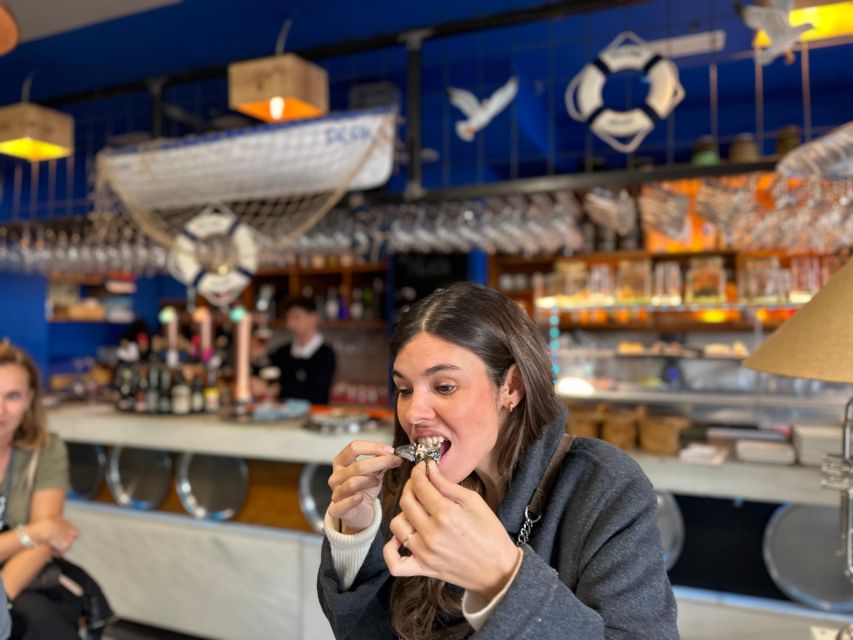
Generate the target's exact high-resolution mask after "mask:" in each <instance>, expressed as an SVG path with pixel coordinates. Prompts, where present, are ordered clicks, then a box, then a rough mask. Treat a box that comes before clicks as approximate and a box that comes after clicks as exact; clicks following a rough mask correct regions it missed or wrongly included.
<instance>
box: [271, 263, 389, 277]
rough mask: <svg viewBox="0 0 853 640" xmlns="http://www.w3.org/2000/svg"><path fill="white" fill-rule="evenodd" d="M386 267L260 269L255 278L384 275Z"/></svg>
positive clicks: (372, 265)
mask: <svg viewBox="0 0 853 640" xmlns="http://www.w3.org/2000/svg"><path fill="white" fill-rule="evenodd" d="M387 270H388V265H387V264H385V263H384V262H371V263H367V264H353V265H350V266H348V267H343V266H337V267H318V268H314V267H281V268H278V269H276V268H272V269H261V270H259V271H258V272H257V274H256V275H257V276H261V277H263V276H291V275H300V276H312V275H318V276H320V275H342V274H344V273H385V271H387Z"/></svg>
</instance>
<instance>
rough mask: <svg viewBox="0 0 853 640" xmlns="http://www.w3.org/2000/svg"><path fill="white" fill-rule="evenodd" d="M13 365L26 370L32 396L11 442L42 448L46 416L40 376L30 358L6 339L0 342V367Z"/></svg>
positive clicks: (44, 443)
mask: <svg viewBox="0 0 853 640" xmlns="http://www.w3.org/2000/svg"><path fill="white" fill-rule="evenodd" d="M8 365H15V366H18V367H21V368H22V369H23V370H24V371H26V372H27V377H28V378H29V386H30V391H32V394H33V397H32V402H30V408H29V409H27V412H26V413H25V414H24V419H23V420H21V424H19V425H18V428H17V429H16V430H15V435H14V437H13V438H12V443H13V444H14V445H16V446H18V447H21V448H22V449H42V448H44V446H45V445H46V444H47V416H46V415H45V412H44V407H43V406H42V401H41V376H40V375H39V370H38V367H36V364H35V362H33V360H32V358H30V356H28V355H27V354H26V353H24V351H22V350H21V349H19V348H18V347H15V346H13V345H12V344H11V343H10V342H9V341H8V340H3V341H2V342H0V367H4V366H8Z"/></svg>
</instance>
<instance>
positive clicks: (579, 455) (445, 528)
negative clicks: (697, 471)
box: [318, 283, 678, 640]
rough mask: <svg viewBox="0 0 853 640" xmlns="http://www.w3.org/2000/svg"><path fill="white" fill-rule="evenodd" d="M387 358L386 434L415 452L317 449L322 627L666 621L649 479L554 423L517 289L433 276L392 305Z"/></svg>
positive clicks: (584, 633) (631, 627)
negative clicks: (445, 282) (397, 308)
mask: <svg viewBox="0 0 853 640" xmlns="http://www.w3.org/2000/svg"><path fill="white" fill-rule="evenodd" d="M391 359H392V363H393V372H392V375H393V378H394V384H395V387H396V393H395V397H396V428H395V435H394V444H395V445H396V446H397V447H403V446H406V445H408V446H406V448H405V449H403V450H398V451H399V453H401V454H403V455H405V456H409V457H414V460H413V461H412V462H414V464H412V462H404V461H403V460H402V459H401V457H399V456H398V455H396V454H395V449H393V448H391V447H389V446H386V445H384V444H382V443H376V442H367V441H355V442H352V443H350V444H349V445H348V446H347V447H346V448H344V450H343V451H341V453H340V454H338V456H337V457H335V459H334V460H333V461H332V475H331V477H330V479H329V485H330V486H331V488H332V503H331V505H330V506H329V509H328V511H327V513H326V520H325V533H326V540H325V541H324V544H323V552H322V561H321V565H320V571H319V577H318V590H319V596H320V604H321V605H322V607H323V610H324V612H325V613H326V616H327V617H328V619H329V622H330V623H331V625H332V629H333V631H334V633H335V637H338V638H348V639H350V640H355V639H359V638H363V639H365V640H368V639H369V640H383V639H386V638H387V639H389V640H390V639H392V638H398V637H399V638H405V639H406V640H421V639H427V638H462V637H468V636H471V635H473V637H476V638H483V639H486V638H488V639H498V638H500V639H506V640H518V639H521V638H530V639H533V638H536V639H544V638H561V639H565V640H604V639H605V638H606V639H608V640H616V639H626V640H627V639H629V638H630V639H631V640H641V639H647V640H673V639H676V638H678V630H677V628H676V605H675V599H674V597H673V594H672V589H671V587H670V584H669V580H668V578H667V575H666V571H665V569H664V562H663V554H662V551H661V543H660V535H659V533H658V529H657V501H656V497H655V493H654V490H653V489H652V486H651V483H650V482H649V481H648V479H647V478H646V477H645V476H644V475H643V472H642V470H641V469H640V467H639V466H638V465H637V464H636V463H635V462H634V461H633V460H632V459H631V458H630V457H628V456H627V455H625V454H624V453H622V452H621V451H620V450H618V449H616V448H615V447H612V446H610V445H609V444H607V443H605V442H603V441H601V440H595V439H586V438H578V439H576V440H574V441H572V439H571V436H567V435H566V434H565V430H566V408H565V406H564V404H563V403H562V402H561V401H560V399H559V398H558V397H557V396H556V394H555V392H554V385H553V380H552V372H551V360H550V354H549V352H548V348H547V345H546V343H545V340H544V338H543V335H542V331H541V330H540V329H539V327H537V326H536V325H535V324H534V323H533V321H532V320H531V319H530V318H529V317H528V316H527V314H525V312H524V311H523V310H522V309H521V308H520V307H519V306H518V305H517V304H515V303H514V302H512V301H511V300H509V299H508V298H506V297H505V296H504V295H502V294H500V293H498V292H496V291H492V290H491V289H487V288H485V287H481V286H479V285H474V284H470V283H460V284H455V285H453V286H451V287H448V288H447V289H443V290H439V291H437V292H435V293H433V294H432V295H430V296H428V297H427V298H425V299H424V300H422V301H421V302H420V303H418V304H417V305H415V306H413V307H412V309H411V310H410V311H408V312H407V313H405V314H404V315H403V317H402V318H401V319H400V322H399V323H398V324H397V326H396V327H395V329H394V335H393V337H392V339H391ZM412 444H417V445H421V446H420V447H419V448H415V451H412V447H411V445H412ZM425 450H426V451H429V452H430V455H431V456H432V459H429V458H428V457H427V458H426V459H425V460H419V457H420V458H423V457H424V454H425V452H426V451H425ZM412 454H414V455H412ZM436 458H437V460H436ZM380 498H381V499H382V501H381V502H380Z"/></svg>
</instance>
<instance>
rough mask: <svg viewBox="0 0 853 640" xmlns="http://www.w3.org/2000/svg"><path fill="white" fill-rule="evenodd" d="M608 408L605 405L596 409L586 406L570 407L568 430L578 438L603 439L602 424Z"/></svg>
mask: <svg viewBox="0 0 853 640" xmlns="http://www.w3.org/2000/svg"><path fill="white" fill-rule="evenodd" d="M606 412H607V406H606V405H604V404H599V405H596V406H595V407H590V406H585V405H579V404H578V405H576V404H572V405H569V417H568V422H567V424H566V430H567V431H568V432H569V433H571V434H572V435H573V436H575V437H577V438H599V437H601V423H602V421H603V420H604V414H605V413H606Z"/></svg>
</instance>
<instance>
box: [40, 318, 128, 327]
mask: <svg viewBox="0 0 853 640" xmlns="http://www.w3.org/2000/svg"><path fill="white" fill-rule="evenodd" d="M47 323H48V324H114V325H117V326H118V325H129V324H131V321H130V320H120V321H118V322H115V321H112V320H63V319H59V320H48V321H47Z"/></svg>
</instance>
